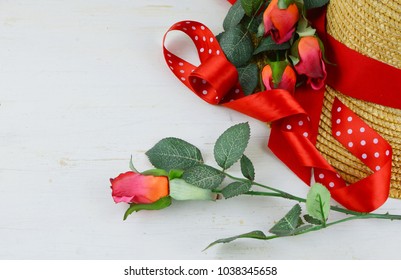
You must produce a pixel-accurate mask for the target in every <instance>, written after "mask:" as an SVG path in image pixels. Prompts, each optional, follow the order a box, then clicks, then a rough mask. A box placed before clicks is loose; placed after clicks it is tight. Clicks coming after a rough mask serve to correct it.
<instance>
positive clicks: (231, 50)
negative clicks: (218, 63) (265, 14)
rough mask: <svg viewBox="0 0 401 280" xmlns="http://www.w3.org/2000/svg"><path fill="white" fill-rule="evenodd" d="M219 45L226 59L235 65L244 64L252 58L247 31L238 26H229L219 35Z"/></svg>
mask: <svg viewBox="0 0 401 280" xmlns="http://www.w3.org/2000/svg"><path fill="white" fill-rule="evenodd" d="M219 42H220V46H221V48H222V49H223V51H224V54H225V55H226V57H227V59H228V60H229V61H230V62H231V63H232V64H234V65H235V66H236V67H241V66H243V65H246V64H247V63H248V62H249V60H250V59H251V58H252V53H253V43H252V39H251V36H250V34H249V32H247V31H243V30H242V28H241V27H240V26H236V27H233V28H230V29H229V30H227V31H226V32H224V33H223V34H222V35H221V37H220V41H219Z"/></svg>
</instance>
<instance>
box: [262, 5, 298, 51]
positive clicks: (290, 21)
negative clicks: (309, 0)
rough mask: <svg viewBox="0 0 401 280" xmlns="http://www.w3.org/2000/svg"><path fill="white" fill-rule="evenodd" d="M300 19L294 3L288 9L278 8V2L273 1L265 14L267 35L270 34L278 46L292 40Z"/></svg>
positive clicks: (264, 20)
mask: <svg viewBox="0 0 401 280" xmlns="http://www.w3.org/2000/svg"><path fill="white" fill-rule="evenodd" d="M298 19H299V11H298V8H297V5H296V4H294V3H292V4H290V5H289V6H288V7H287V8H286V9H280V8H279V7H278V0H272V1H271V2H270V4H269V6H268V7H267V9H266V10H265V12H264V14H263V22H264V27H265V35H268V34H270V35H271V36H272V39H273V40H274V41H275V42H276V43H277V44H282V43H284V42H287V41H288V40H289V39H291V37H292V34H293V33H294V31H295V25H296V23H297V22H298Z"/></svg>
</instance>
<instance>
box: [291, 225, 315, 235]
mask: <svg viewBox="0 0 401 280" xmlns="http://www.w3.org/2000/svg"><path fill="white" fill-rule="evenodd" d="M313 227H314V226H313V225H304V226H300V227H297V228H296V229H295V230H294V232H293V233H292V235H297V234H301V233H303V232H305V231H307V230H308V229H310V228H313Z"/></svg>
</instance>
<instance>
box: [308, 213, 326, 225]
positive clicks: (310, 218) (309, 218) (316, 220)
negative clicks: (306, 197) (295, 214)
mask: <svg viewBox="0 0 401 280" xmlns="http://www.w3.org/2000/svg"><path fill="white" fill-rule="evenodd" d="M304 219H305V221H306V222H308V223H310V224H312V225H318V226H319V225H321V224H322V221H320V220H318V219H315V218H313V217H312V216H311V215H304Z"/></svg>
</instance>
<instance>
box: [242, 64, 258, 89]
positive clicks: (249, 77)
mask: <svg viewBox="0 0 401 280" xmlns="http://www.w3.org/2000/svg"><path fill="white" fill-rule="evenodd" d="M237 70H238V79H239V83H240V85H241V88H242V90H243V92H244V93H245V95H249V94H251V93H253V91H254V90H255V88H256V86H257V85H258V82H259V69H258V66H257V65H256V64H254V63H250V64H248V65H247V66H245V67H240V68H238V69H237Z"/></svg>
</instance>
